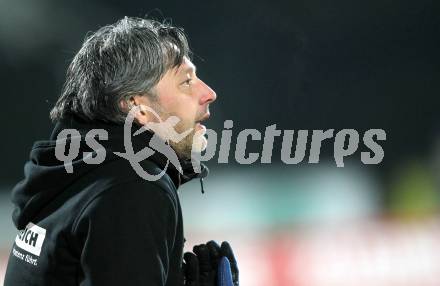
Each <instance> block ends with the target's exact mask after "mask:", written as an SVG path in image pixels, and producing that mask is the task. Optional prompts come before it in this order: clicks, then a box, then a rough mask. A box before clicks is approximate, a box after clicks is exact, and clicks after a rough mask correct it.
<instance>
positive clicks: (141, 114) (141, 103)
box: [119, 95, 151, 125]
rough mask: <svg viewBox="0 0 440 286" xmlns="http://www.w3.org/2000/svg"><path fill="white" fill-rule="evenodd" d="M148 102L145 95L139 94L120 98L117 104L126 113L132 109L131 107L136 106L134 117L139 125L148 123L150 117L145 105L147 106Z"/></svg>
mask: <svg viewBox="0 0 440 286" xmlns="http://www.w3.org/2000/svg"><path fill="white" fill-rule="evenodd" d="M149 105H150V102H149V100H148V97H147V96H141V95H134V96H132V97H130V98H129V99H125V100H124V99H122V100H121V101H120V102H119V106H120V108H121V109H122V110H124V111H126V112H127V113H128V112H130V111H131V110H132V108H137V111H136V113H135V114H134V119H135V121H136V122H137V123H139V124H141V125H145V124H146V123H148V122H149V121H150V120H151V118H150V116H151V114H149V112H146V111H145V110H146V109H145V108H144V107H145V106H149Z"/></svg>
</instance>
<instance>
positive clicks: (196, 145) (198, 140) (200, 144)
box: [192, 132, 208, 153]
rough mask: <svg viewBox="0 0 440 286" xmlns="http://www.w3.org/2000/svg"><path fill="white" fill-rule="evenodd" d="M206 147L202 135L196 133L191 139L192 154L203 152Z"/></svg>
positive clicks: (205, 141)
mask: <svg viewBox="0 0 440 286" xmlns="http://www.w3.org/2000/svg"><path fill="white" fill-rule="evenodd" d="M207 146H208V140H207V139H206V137H205V136H204V134H201V133H199V132H196V134H194V137H193V143H192V152H193V153H202V152H203V151H205V149H206V147H207Z"/></svg>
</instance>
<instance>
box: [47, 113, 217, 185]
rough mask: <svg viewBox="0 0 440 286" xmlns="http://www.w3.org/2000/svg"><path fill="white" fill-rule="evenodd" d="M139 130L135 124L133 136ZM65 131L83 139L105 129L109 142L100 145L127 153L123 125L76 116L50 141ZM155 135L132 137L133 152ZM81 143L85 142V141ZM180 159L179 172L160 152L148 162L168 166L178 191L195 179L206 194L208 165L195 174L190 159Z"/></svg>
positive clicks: (59, 125)
mask: <svg viewBox="0 0 440 286" xmlns="http://www.w3.org/2000/svg"><path fill="white" fill-rule="evenodd" d="M139 128H140V126H139V125H138V124H135V123H134V124H133V125H132V128H131V134H133V133H134V132H136V131H137V130H138V129H139ZM63 129H76V130H78V131H79V133H80V135H81V137H85V136H86V134H87V132H89V131H90V130H92V129H104V130H106V131H107V133H108V140H105V141H100V144H102V145H103V146H104V147H105V149H106V151H107V152H108V151H111V152H121V151H122V152H124V151H125V147H124V125H123V124H117V123H108V122H102V121H93V122H86V121H84V120H82V119H80V118H78V117H76V116H69V117H66V118H64V119H62V120H60V121H58V122H57V123H56V125H55V127H54V129H53V131H52V134H51V138H50V139H51V140H56V139H57V136H58V134H59V133H60V132H61V131H62V130H63ZM153 135H154V134H153V133H152V132H151V131H146V132H143V133H140V134H139V135H137V136H132V137H131V140H132V142H131V143H132V145H133V150H134V151H135V152H138V151H140V150H142V149H143V148H145V147H146V146H147V145H148V142H150V139H151V138H152V137H153ZM81 141H82V142H85V141H84V140H81ZM165 144H167V143H165ZM178 159H179V163H180V166H181V168H180V170H178V169H177V168H176V166H175V165H174V164H171V163H169V164H168V166H167V162H168V161H169V160H168V158H167V157H166V156H165V155H164V154H161V153H159V152H154V154H153V155H151V156H150V157H148V158H147V159H146V160H151V161H153V162H154V163H156V164H157V165H158V166H159V168H161V169H164V168H165V167H166V166H167V170H166V173H167V174H168V176H169V177H170V178H171V180H172V181H173V183H174V185H175V186H176V189H177V188H179V187H180V185H182V184H184V183H186V182H189V181H190V180H192V179H194V178H199V179H200V183H201V188H202V193H203V192H204V190H203V178H205V177H206V176H207V175H208V173H209V169H208V168H207V167H206V165H204V164H203V163H201V162H200V172H195V171H194V168H193V164H192V162H191V160H189V159H188V160H183V159H181V158H178Z"/></svg>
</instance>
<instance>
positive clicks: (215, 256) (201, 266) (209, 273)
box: [183, 241, 239, 286]
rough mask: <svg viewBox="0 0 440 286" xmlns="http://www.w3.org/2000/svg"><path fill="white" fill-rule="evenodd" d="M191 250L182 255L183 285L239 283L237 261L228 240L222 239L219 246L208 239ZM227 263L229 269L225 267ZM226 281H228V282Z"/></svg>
mask: <svg viewBox="0 0 440 286" xmlns="http://www.w3.org/2000/svg"><path fill="white" fill-rule="evenodd" d="M193 252H194V253H191V252H186V253H185V254H184V256H183V257H184V260H185V261H184V263H183V274H184V284H183V285H185V286H226V285H232V284H233V285H234V286H238V285H239V283H238V267H237V262H236V260H235V256H234V252H233V251H232V248H231V246H230V245H229V243H228V242H226V241H224V242H223V243H222V245H221V246H219V245H218V244H217V243H216V242H215V241H209V242H208V243H206V244H200V245H196V246H194V248H193ZM223 257H226V258H227V261H225V259H223V260H222V258H223ZM228 264H229V265H230V269H226V268H225V267H227V265H228ZM219 270H220V272H219ZM228 276H229V277H230V278H229V280H230V281H228ZM220 281H221V282H220ZM227 282H229V284H228V283H227ZM225 283H226V284H225ZM222 284H223V285H222Z"/></svg>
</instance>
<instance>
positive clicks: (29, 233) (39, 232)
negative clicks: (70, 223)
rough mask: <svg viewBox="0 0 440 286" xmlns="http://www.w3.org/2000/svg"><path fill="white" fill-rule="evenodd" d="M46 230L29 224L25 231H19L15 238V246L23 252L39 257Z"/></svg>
mask: <svg viewBox="0 0 440 286" xmlns="http://www.w3.org/2000/svg"><path fill="white" fill-rule="evenodd" d="M45 237H46V230H45V229H44V228H42V227H39V226H38V225H36V224H33V223H31V222H30V223H29V224H28V225H27V226H26V228H25V229H23V230H20V232H19V233H18V234H17V237H16V238H15V244H16V245H17V246H18V247H20V248H21V249H23V250H26V251H27V252H30V253H32V254H34V255H37V256H40V253H41V247H42V246H43V242H44V238H45Z"/></svg>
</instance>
